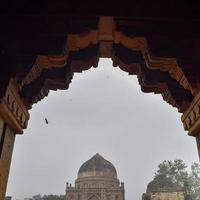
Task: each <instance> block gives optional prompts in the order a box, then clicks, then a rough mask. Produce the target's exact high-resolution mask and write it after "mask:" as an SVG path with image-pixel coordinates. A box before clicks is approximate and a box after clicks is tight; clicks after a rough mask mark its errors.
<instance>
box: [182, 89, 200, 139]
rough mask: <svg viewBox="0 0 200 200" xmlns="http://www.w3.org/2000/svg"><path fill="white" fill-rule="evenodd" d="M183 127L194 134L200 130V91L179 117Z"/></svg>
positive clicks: (190, 133)
mask: <svg viewBox="0 0 200 200" xmlns="http://www.w3.org/2000/svg"><path fill="white" fill-rule="evenodd" d="M181 120H182V122H183V125H184V129H185V130H187V131H188V132H189V135H192V136H196V135H197V134H199V132H200V92H199V93H198V94H197V95H196V96H195V98H194V100H193V101H192V103H191V104H190V106H189V107H188V109H187V110H186V111H185V112H184V114H183V115H182V117H181Z"/></svg>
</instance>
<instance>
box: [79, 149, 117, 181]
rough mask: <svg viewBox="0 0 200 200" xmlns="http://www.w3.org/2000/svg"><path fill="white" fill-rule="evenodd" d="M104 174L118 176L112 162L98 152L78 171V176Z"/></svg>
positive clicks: (111, 176)
mask: <svg viewBox="0 0 200 200" xmlns="http://www.w3.org/2000/svg"><path fill="white" fill-rule="evenodd" d="M92 176H103V177H110V178H117V172H116V169H115V167H114V166H113V164H112V163H110V162H109V161H107V160H105V159H104V158H103V157H102V156H101V155H99V154H98V153H97V154H96V155H94V156H93V157H92V158H91V159H89V160H88V161H86V162H85V163H83V164H82V166H81V167H80V169H79V171H78V178H82V177H92Z"/></svg>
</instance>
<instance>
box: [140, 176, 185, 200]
mask: <svg viewBox="0 0 200 200" xmlns="http://www.w3.org/2000/svg"><path fill="white" fill-rule="evenodd" d="M158 199H159V200H184V190H183V188H182V187H180V186H178V185H177V184H175V183H173V182H172V181H171V179H170V178H167V177H166V176H165V175H159V176H157V177H155V178H154V180H153V181H151V182H150V183H149V184H148V186H147V190H146V193H144V194H143V195H142V200H158Z"/></svg>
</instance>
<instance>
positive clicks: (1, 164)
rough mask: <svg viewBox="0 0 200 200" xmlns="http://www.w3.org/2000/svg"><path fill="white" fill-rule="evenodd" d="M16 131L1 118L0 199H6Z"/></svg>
mask: <svg viewBox="0 0 200 200" xmlns="http://www.w3.org/2000/svg"><path fill="white" fill-rule="evenodd" d="M14 141H15V133H14V132H13V130H12V129H11V128H10V127H9V126H8V125H7V124H6V123H5V122H4V121H3V120H2V118H0V200H4V198H5V193H6V187H7V182H8V175H9V170H10V164H11V158H12V152H13V146H14Z"/></svg>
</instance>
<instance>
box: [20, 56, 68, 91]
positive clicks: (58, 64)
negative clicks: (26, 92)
mask: <svg viewBox="0 0 200 200" xmlns="http://www.w3.org/2000/svg"><path fill="white" fill-rule="evenodd" d="M66 60H67V55H64V54H61V55H55V56H38V57H37V59H36V62H35V64H34V66H33V67H32V69H31V70H30V72H29V73H28V74H27V75H26V77H25V79H24V80H23V81H22V83H21V88H22V87H23V86H24V85H28V84H29V83H31V82H32V81H33V80H35V79H36V78H37V77H39V76H40V74H41V73H42V71H43V70H44V69H53V68H62V67H64V66H65V65H66Z"/></svg>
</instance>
